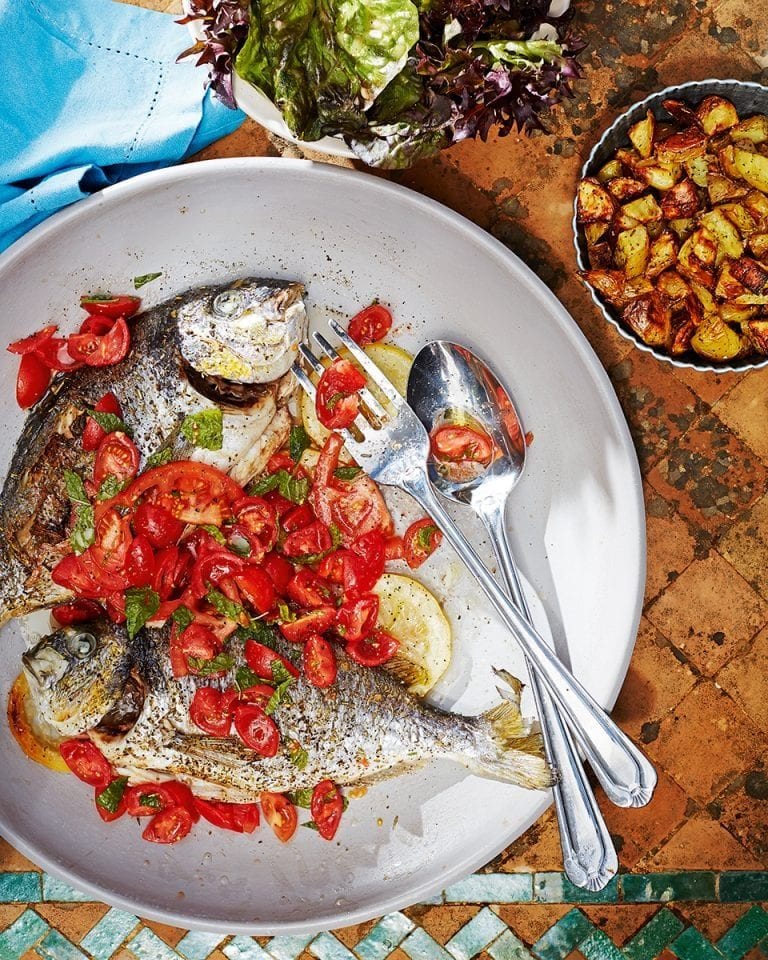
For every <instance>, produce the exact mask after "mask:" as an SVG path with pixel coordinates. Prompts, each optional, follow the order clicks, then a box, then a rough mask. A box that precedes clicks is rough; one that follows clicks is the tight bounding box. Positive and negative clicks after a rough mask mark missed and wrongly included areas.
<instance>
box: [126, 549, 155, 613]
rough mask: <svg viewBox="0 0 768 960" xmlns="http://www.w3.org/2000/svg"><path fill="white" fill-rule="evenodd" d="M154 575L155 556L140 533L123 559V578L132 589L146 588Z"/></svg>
mask: <svg viewBox="0 0 768 960" xmlns="http://www.w3.org/2000/svg"><path fill="white" fill-rule="evenodd" d="M154 575H155V555H154V553H153V552H152V546H151V544H150V542H149V540H147V538H146V537H145V536H144V534H143V533H140V534H139V535H138V536H136V537H134V538H133V542H132V543H131V545H130V547H128V553H127V555H126V558H125V578H126V580H127V581H128V583H129V584H130V585H131V586H132V587H148V586H150V584H151V583H152V579H153V577H154ZM161 599H162V598H161Z"/></svg>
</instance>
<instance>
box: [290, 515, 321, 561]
mask: <svg viewBox="0 0 768 960" xmlns="http://www.w3.org/2000/svg"><path fill="white" fill-rule="evenodd" d="M332 548H333V539H332V537H331V531H330V530H329V529H328V527H327V526H326V525H325V524H324V523H323V521H322V520H313V521H312V523H310V524H309V525H308V526H306V527H302V528H301V529H300V530H295V531H294V532H293V533H289V534H288V536H287V537H286V538H285V540H284V541H283V553H284V554H285V555H286V557H300V558H302V559H306V558H307V557H314V556H315V555H316V554H320V553H327V552H328V550H331V549H332Z"/></svg>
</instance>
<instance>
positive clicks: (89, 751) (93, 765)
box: [59, 740, 112, 790]
mask: <svg viewBox="0 0 768 960" xmlns="http://www.w3.org/2000/svg"><path fill="white" fill-rule="evenodd" d="M59 753H60V754H61V758H62V760H63V761H64V763H66V765H67V766H68V767H69V769H70V770H71V771H72V773H74V775H75V776H76V777H77V779H78V780H82V781H83V783H90V785H91V786H92V787H101V788H102V790H103V789H104V787H106V786H107V784H108V783H109V781H110V780H111V779H112V767H110V765H109V761H108V760H107V758H106V757H105V756H104V754H103V753H102V752H101V750H99V748H98V747H97V746H95V745H94V744H93V743H91V741H90V740H65V741H64V742H63V743H62V744H59Z"/></svg>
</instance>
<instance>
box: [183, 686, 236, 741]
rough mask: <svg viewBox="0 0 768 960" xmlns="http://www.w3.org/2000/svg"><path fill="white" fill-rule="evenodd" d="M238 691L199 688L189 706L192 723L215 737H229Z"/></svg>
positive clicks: (228, 688)
mask: <svg viewBox="0 0 768 960" xmlns="http://www.w3.org/2000/svg"><path fill="white" fill-rule="evenodd" d="M236 701H237V691H236V690H234V689H233V688H232V687H227V688H226V689H224V690H218V689H217V688H216V687H198V688H197V690H195V695H194V696H193V697H192V702H191V703H190V705H189V715H190V717H191V719H192V723H194V724H195V726H197V727H200V729H201V730H204V731H205V732H206V733H210V734H211V736H214V737H227V736H229V730H230V728H231V726H232V711H233V709H234V705H235V702H236Z"/></svg>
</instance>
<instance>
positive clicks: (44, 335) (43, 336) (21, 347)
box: [6, 323, 59, 356]
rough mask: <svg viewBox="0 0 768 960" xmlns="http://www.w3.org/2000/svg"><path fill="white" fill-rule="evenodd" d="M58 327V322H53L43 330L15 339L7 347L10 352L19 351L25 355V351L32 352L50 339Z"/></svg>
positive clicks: (18, 352) (21, 354) (20, 354)
mask: <svg viewBox="0 0 768 960" xmlns="http://www.w3.org/2000/svg"><path fill="white" fill-rule="evenodd" d="M58 329H59V328H58V327H57V326H56V324H55V323H52V324H50V325H49V326H47V327H43V329H42V330H38V331H37V332H36V333H31V334H30V335H29V336H28V337H22V338H21V340H14V341H13V343H9V344H8V346H7V347H6V349H7V350H8V352H9V353H17V354H19V356H24V354H25V353H32V352H33V351H34V350H37V348H38V347H39V346H40V344H41V343H44V342H45V341H46V340H50V339H51V337H52V336H53V335H54V333H56V331H57V330H58Z"/></svg>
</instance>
